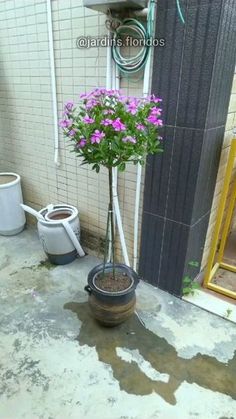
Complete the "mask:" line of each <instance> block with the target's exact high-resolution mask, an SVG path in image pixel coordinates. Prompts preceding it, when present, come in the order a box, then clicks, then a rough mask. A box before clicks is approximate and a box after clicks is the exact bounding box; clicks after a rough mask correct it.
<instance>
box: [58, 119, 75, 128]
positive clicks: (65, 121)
mask: <svg viewBox="0 0 236 419" xmlns="http://www.w3.org/2000/svg"><path fill="white" fill-rule="evenodd" d="M71 125H72V121H70V120H69V119H62V120H61V121H60V122H59V126H60V127H61V128H69V127H71Z"/></svg>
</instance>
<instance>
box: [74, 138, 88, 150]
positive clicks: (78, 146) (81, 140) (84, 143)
mask: <svg viewBox="0 0 236 419" xmlns="http://www.w3.org/2000/svg"><path fill="white" fill-rule="evenodd" d="M85 146H86V139H85V138H81V139H80V140H79V142H78V143H77V144H76V148H84V147H85Z"/></svg>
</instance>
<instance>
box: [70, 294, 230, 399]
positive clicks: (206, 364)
mask: <svg viewBox="0 0 236 419" xmlns="http://www.w3.org/2000/svg"><path fill="white" fill-rule="evenodd" d="M64 308H65V309H67V310H71V311H72V312H73V313H76V314H77V316H78V318H79V320H80V321H81V322H82V325H81V329H80V334H79V336H78V337H77V340H78V342H79V345H81V346H82V345H88V346H90V347H95V348H96V351H97V354H98V358H99V360H100V361H101V362H103V363H106V364H109V365H110V366H111V368H112V371H113V376H114V378H115V379H116V380H118V382H119V385H120V389H121V390H124V391H126V392H127V393H129V394H135V395H147V394H151V393H152V392H153V391H154V392H156V393H157V394H159V395H160V396H161V397H162V398H163V399H164V400H165V401H166V402H168V403H170V404H172V405H174V404H176V399H175V395H174V393H175V391H176V390H177V389H178V387H179V386H180V385H181V383H183V382H184V381H186V382H188V383H189V384H192V383H196V384H197V385H199V386H201V387H203V388H206V389H210V390H212V391H217V392H220V393H223V394H226V395H228V396H230V397H232V398H233V399H236V380H235V377H236V352H235V354H234V357H233V359H232V360H230V361H229V362H228V363H227V364H225V363H222V362H220V361H218V360H217V359H216V358H215V357H212V356H208V355H202V354H200V353H198V354H197V355H195V356H194V357H193V358H191V359H184V358H181V357H179V356H178V354H177V351H176V349H175V348H174V347H173V346H172V345H170V344H169V343H168V342H167V341H166V340H165V339H164V338H161V337H159V336H158V335H156V334H154V333H153V332H151V331H150V330H148V329H146V328H145V327H144V326H143V325H142V324H141V323H140V322H139V320H138V318H137V316H136V315H133V316H132V317H131V318H130V319H129V320H128V321H127V322H126V323H123V324H122V325H120V326H118V327H115V328H112V329H111V328H104V327H102V326H100V325H99V324H98V323H97V322H96V321H95V320H94V319H93V318H92V317H91V314H90V311H89V306H88V304H87V303H76V302H70V303H67V304H65V305H64ZM118 347H121V348H127V349H129V350H138V351H139V353H140V354H141V355H142V357H143V358H144V359H145V360H146V361H148V362H149V363H150V364H151V366H152V367H153V368H154V369H155V370H156V371H158V372H159V373H162V374H168V375H169V380H168V382H167V383H164V382H161V381H156V380H152V379H151V378H149V377H148V376H147V375H146V374H145V373H144V372H143V371H141V369H140V368H139V366H138V364H137V363H136V362H134V361H131V362H127V361H125V360H122V359H121V358H120V357H119V356H118V355H117V352H116V348H118Z"/></svg>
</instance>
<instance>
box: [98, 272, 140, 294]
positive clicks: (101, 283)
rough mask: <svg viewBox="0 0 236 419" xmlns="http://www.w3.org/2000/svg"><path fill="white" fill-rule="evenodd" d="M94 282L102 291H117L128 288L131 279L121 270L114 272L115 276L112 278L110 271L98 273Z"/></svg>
mask: <svg viewBox="0 0 236 419" xmlns="http://www.w3.org/2000/svg"><path fill="white" fill-rule="evenodd" d="M94 282H95V285H96V287H98V288H100V289H101V290H103V291H109V292H118V291H124V290H126V289H127V288H129V287H130V285H131V283H132V280H131V279H130V278H129V277H128V275H126V274H125V273H122V272H116V273H115V278H113V275H112V272H105V273H104V274H103V273H101V274H99V275H98V276H97V277H96V279H95V281H94Z"/></svg>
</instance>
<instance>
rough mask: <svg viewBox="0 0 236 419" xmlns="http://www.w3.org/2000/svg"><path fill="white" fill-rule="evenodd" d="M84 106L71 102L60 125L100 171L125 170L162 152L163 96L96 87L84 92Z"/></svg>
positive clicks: (78, 152) (75, 149)
mask: <svg viewBox="0 0 236 419" xmlns="http://www.w3.org/2000/svg"><path fill="white" fill-rule="evenodd" d="M81 99H83V103H82V105H79V106H78V107H77V108H76V107H75V105H74V103H73V102H67V103H66V104H65V107H64V119H63V120H61V121H60V123H59V125H60V127H61V128H62V129H63V131H64V134H65V136H66V137H68V138H69V140H70V141H71V142H72V144H73V150H74V151H75V152H76V153H77V155H78V156H79V157H82V158H83V164H85V163H88V164H92V165H93V166H92V168H93V169H94V170H96V171H97V172H99V170H100V166H101V165H103V166H105V167H107V168H108V169H109V168H111V167H118V169H119V170H121V171H123V170H125V164H126V163H127V162H133V163H134V164H137V163H140V164H144V162H145V158H146V156H147V154H149V153H151V154H154V153H157V152H161V151H162V147H161V140H162V137H160V136H159V135H158V128H159V127H161V126H162V125H163V123H162V119H161V114H162V109H161V108H160V103H161V99H160V98H157V97H155V96H154V95H152V96H150V97H148V98H142V99H137V98H134V97H132V98H131V97H126V96H123V95H122V94H121V92H120V91H117V90H107V89H95V90H93V91H92V92H90V93H88V94H83V95H81Z"/></svg>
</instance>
